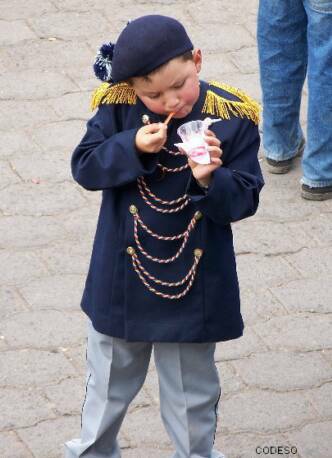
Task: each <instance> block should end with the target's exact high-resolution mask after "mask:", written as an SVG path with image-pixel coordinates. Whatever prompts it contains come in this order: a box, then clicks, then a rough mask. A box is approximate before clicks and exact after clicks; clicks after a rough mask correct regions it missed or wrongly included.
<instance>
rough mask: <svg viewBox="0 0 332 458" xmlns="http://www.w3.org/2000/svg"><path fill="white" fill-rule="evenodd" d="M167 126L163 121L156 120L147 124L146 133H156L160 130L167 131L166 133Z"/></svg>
mask: <svg viewBox="0 0 332 458" xmlns="http://www.w3.org/2000/svg"><path fill="white" fill-rule="evenodd" d="M166 130H167V126H165V125H164V124H163V123H161V122H154V123H152V124H148V125H147V126H145V133H147V134H155V133H158V132H165V133H166Z"/></svg>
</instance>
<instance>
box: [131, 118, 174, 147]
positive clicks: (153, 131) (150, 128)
mask: <svg viewBox="0 0 332 458" xmlns="http://www.w3.org/2000/svg"><path fill="white" fill-rule="evenodd" d="M166 138H167V126H166V125H165V124H163V123H161V122H160V123H153V124H148V125H147V126H143V127H141V128H140V129H139V130H138V131H137V134H136V138H135V144H136V148H137V149H138V150H139V151H141V152H143V153H158V151H160V150H161V148H162V147H163V146H164V144H165V143H166Z"/></svg>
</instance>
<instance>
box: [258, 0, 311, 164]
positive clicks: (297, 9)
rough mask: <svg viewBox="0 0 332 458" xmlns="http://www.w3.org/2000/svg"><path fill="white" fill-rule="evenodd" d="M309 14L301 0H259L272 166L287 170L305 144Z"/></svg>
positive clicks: (265, 133) (268, 154)
mask: <svg viewBox="0 0 332 458" xmlns="http://www.w3.org/2000/svg"><path fill="white" fill-rule="evenodd" d="M306 29H307V17H306V13H305V10H304V7H303V3H302V0H260V2H259V11H258V22H257V43H258V55H259V67H260V81H261V88H262V96H263V146H264V152H265V155H266V158H267V163H268V165H269V164H271V166H273V165H278V164H275V162H281V161H288V162H284V164H279V165H285V167H279V168H277V167H275V168H273V167H272V168H269V167H268V169H269V170H270V171H271V172H275V173H286V172H287V171H288V170H289V169H290V166H291V160H292V158H294V157H295V156H296V155H298V154H300V153H301V150H302V149H303V144H304V138H303V133H302V129H301V127H300V122H299V113H300V104H301V93H302V87H303V83H304V80H305V75H306V69H307V39H306Z"/></svg>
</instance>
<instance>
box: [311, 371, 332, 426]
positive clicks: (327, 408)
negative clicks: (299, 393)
mask: <svg viewBox="0 0 332 458" xmlns="http://www.w3.org/2000/svg"><path fill="white" fill-rule="evenodd" d="M308 398H309V399H311V400H312V403H313V405H314V406H315V408H316V409H317V411H318V412H319V413H320V415H321V416H322V417H323V418H332V403H331V399H332V383H331V378H330V383H325V384H324V385H322V386H320V387H318V388H313V389H312V390H310V391H308Z"/></svg>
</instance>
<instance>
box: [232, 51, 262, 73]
mask: <svg viewBox="0 0 332 458" xmlns="http://www.w3.org/2000/svg"><path fill="white" fill-rule="evenodd" d="M229 57H230V59H231V61H232V62H233V64H234V65H235V66H236V67H237V68H238V69H239V70H240V71H241V73H245V74H248V73H256V72H257V68H258V53H257V47H256V46H253V47H251V48H247V47H246V48H242V49H240V50H239V51H234V52H232V53H230V55H229Z"/></svg>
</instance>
